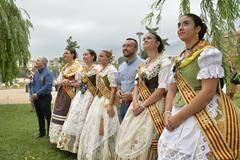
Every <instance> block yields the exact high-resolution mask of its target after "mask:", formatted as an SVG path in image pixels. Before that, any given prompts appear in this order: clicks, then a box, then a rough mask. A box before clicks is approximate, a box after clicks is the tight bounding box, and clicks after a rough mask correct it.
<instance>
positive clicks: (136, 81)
mask: <svg viewBox="0 0 240 160" xmlns="http://www.w3.org/2000/svg"><path fill="white" fill-rule="evenodd" d="M134 84H135V86H136V85H137V84H138V73H137V74H136V76H135V81H134Z"/></svg>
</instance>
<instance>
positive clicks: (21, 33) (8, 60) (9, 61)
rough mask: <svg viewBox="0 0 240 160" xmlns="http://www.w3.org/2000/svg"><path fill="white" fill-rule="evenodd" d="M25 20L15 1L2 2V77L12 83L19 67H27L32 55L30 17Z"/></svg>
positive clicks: (0, 59)
mask: <svg viewBox="0 0 240 160" xmlns="http://www.w3.org/2000/svg"><path fill="white" fill-rule="evenodd" d="M23 12H24V13H25V14H26V15H27V16H28V18H26V19H25V18H23V16H22V14H21V11H20V9H19V8H18V7H17V6H16V4H15V1H14V0H1V1H0V77H1V79H2V81H3V82H10V81H11V80H12V79H14V78H15V77H16V75H17V74H18V71H19V66H26V64H27V62H28V60H29V58H30V53H29V50H28V47H29V36H30V32H29V28H31V27H32V24H31V22H30V20H29V15H28V14H27V12H26V11H25V10H23Z"/></svg>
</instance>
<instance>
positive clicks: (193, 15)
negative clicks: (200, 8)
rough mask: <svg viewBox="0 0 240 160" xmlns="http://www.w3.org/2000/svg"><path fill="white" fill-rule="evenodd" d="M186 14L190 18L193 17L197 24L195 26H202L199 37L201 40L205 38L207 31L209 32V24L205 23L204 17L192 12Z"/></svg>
mask: <svg viewBox="0 0 240 160" xmlns="http://www.w3.org/2000/svg"><path fill="white" fill-rule="evenodd" d="M184 16H188V17H190V18H192V20H193V22H194V24H195V27H198V26H200V27H201V30H200V31H199V32H198V37H199V39H200V40H202V39H203V37H204V35H205V33H206V32H207V26H206V24H205V23H203V21H202V19H201V18H200V17H199V16H197V15H195V14H192V13H187V14H185V15H184Z"/></svg>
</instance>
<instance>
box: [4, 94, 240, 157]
mask: <svg viewBox="0 0 240 160" xmlns="http://www.w3.org/2000/svg"><path fill="white" fill-rule="evenodd" d="M234 102H235V104H236V105H237V106H238V107H239V108H240V92H238V94H237V95H236V96H235V98H234ZM37 134H38V124H37V117H36V115H35V113H32V112H30V105H26V104H24V105H21V104H19V105H0V160H76V155H74V154H71V153H68V152H64V151H60V150H59V149H56V147H55V146H53V145H50V144H49V143H48V139H47V138H38V139H37V138H36V136H37Z"/></svg>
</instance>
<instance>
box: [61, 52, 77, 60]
mask: <svg viewBox="0 0 240 160" xmlns="http://www.w3.org/2000/svg"><path fill="white" fill-rule="evenodd" d="M73 56H74V54H72V53H71V52H70V51H69V50H65V51H64V53H63V57H64V60H65V61H67V62H70V61H72V60H73Z"/></svg>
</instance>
